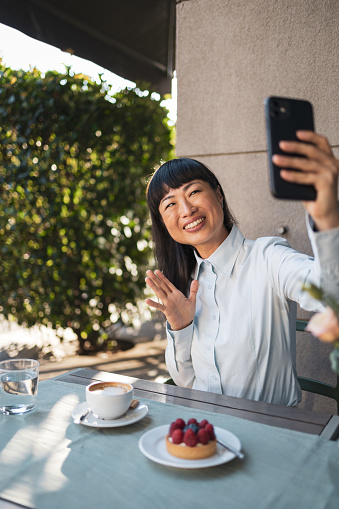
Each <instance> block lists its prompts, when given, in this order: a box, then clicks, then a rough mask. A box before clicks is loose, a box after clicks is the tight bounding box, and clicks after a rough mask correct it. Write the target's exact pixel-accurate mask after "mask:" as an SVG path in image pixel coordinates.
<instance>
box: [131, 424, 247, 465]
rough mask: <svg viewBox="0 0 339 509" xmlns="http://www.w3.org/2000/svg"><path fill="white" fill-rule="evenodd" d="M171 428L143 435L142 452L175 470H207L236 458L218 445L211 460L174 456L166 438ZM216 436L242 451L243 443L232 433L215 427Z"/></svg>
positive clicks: (164, 427) (159, 428)
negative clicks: (169, 449) (168, 448)
mask: <svg viewBox="0 0 339 509" xmlns="http://www.w3.org/2000/svg"><path fill="white" fill-rule="evenodd" d="M168 429H169V426H168V425H167V424H166V425H165V426H159V427H158V428H154V429H151V430H150V431H147V432H146V433H144V434H143V435H142V437H141V438H140V440H139V449H140V451H141V452H142V453H143V454H144V455H145V456H146V457H147V458H149V459H150V460H152V461H155V462H156V463H160V464H161V465H166V466H168V467H175V468H206V467H214V466H216V465H221V464H222V463H227V462H228V461H231V460H232V459H233V458H235V454H233V452H231V451H229V450H228V449H225V448H224V447H222V446H221V445H219V444H217V452H216V453H215V454H213V456H210V457H209V458H204V459H201V460H185V459H181V458H176V457H175V456H172V455H171V454H170V453H169V452H167V449H166V441H165V437H166V435H167V433H168ZM214 430H215V434H216V436H217V438H220V440H222V439H224V440H225V441H227V442H228V443H229V444H230V445H233V447H235V448H236V449H238V450H240V449H241V443H240V440H239V438H238V437H236V436H235V435H233V433H231V432H230V431H227V430H225V429H223V428H218V427H216V426H214Z"/></svg>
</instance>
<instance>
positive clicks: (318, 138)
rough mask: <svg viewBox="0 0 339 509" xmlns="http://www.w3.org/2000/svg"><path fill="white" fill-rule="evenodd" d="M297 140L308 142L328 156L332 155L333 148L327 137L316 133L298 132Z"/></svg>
mask: <svg viewBox="0 0 339 509" xmlns="http://www.w3.org/2000/svg"><path fill="white" fill-rule="evenodd" d="M296 134H297V138H298V139H299V140H301V141H306V142H307V143H308V144H310V143H312V144H313V145H316V146H317V147H319V148H320V149H321V150H323V151H324V152H326V153H327V154H328V155H332V150H331V146H330V144H329V142H328V139H327V138H326V136H322V135H321V134H318V133H315V132H314V131H297V133H296Z"/></svg>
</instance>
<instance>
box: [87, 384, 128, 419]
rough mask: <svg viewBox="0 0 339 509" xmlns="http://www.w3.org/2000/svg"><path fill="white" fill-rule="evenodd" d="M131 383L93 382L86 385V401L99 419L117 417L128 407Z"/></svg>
mask: <svg viewBox="0 0 339 509" xmlns="http://www.w3.org/2000/svg"><path fill="white" fill-rule="evenodd" d="M132 399H133V385H131V384H126V383H122V382H94V383H92V384H90V385H88V386H87V387H86V401H87V404H88V407H89V408H90V410H91V411H92V413H93V414H94V415H95V416H96V417H99V419H118V418H119V417H121V416H122V415H124V414H125V413H126V412H127V410H128V409H129V407H130V404H131V402H132Z"/></svg>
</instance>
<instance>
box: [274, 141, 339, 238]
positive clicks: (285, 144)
mask: <svg viewBox="0 0 339 509" xmlns="http://www.w3.org/2000/svg"><path fill="white" fill-rule="evenodd" d="M296 134H297V137H298V139H299V140H300V141H282V142H280V148H281V149H282V150H283V151H284V152H286V155H277V154H276V155H274V156H273V158H272V160H273V162H274V164H276V165H277V166H280V167H281V168H288V169H287V170H286V169H282V170H281V173H280V175H281V177H282V178H283V179H284V180H286V181H288V182H294V183H297V184H310V185H313V186H314V187H315V189H316V191H317V198H316V200H315V201H306V202H303V203H304V206H305V208H306V210H307V211H308V213H309V214H310V215H311V216H312V218H313V220H314V222H315V224H316V226H317V228H318V230H329V229H330V228H335V227H337V226H339V214H338V202H337V192H338V191H337V188H338V174H339V160H338V159H336V158H335V157H334V155H333V153H332V150H331V147H330V144H329V142H328V140H327V138H325V137H324V136H321V135H319V134H317V133H314V132H312V131H297V133H296ZM289 153H290V154H293V155H289ZM294 154H296V155H294ZM303 156H304V157H303ZM294 169H295V170H301V171H291V170H294Z"/></svg>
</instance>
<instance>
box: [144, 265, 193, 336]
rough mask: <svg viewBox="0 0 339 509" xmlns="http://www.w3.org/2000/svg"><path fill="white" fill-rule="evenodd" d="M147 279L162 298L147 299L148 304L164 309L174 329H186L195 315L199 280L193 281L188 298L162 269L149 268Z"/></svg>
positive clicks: (156, 293) (147, 282) (149, 285)
mask: <svg viewBox="0 0 339 509" xmlns="http://www.w3.org/2000/svg"><path fill="white" fill-rule="evenodd" d="M145 281H146V284H147V286H148V287H149V288H150V289H151V290H152V291H153V292H154V293H155V295H156V296H157V297H158V299H159V300H160V302H155V301H154V300H152V299H146V301H145V302H146V304H148V305H149V306H152V307H153V308H156V309H159V310H160V311H162V312H163V313H164V315H165V316H166V320H167V321H168V323H169V324H170V326H171V329H172V330H180V329H184V328H185V327H187V326H188V325H189V324H190V323H192V321H193V320H194V316H195V305H196V297H197V292H198V288H199V283H198V281H196V280H193V281H192V283H191V288H190V294H189V297H188V298H187V297H185V295H184V294H183V293H182V292H180V291H179V290H178V289H177V288H176V287H175V286H174V285H173V284H172V283H171V282H170V281H169V280H168V279H167V278H166V277H165V276H164V275H163V273H162V272H161V271H160V270H156V271H154V272H153V271H151V270H148V271H147V277H146V279H145Z"/></svg>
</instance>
